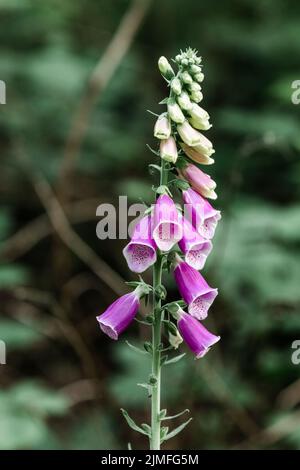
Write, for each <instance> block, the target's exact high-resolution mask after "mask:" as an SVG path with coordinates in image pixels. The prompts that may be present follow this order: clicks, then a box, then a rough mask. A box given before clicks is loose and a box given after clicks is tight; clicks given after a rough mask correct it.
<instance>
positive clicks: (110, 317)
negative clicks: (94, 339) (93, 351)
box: [97, 286, 143, 340]
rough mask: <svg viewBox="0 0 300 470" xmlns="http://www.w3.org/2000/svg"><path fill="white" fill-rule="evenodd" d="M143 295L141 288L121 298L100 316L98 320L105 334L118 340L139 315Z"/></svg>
mask: <svg viewBox="0 0 300 470" xmlns="http://www.w3.org/2000/svg"><path fill="white" fill-rule="evenodd" d="M142 295H143V289H142V288H141V287H140V286H139V287H137V288H136V289H135V290H134V291H133V292H130V293H129V294H125V295H122V297H119V298H118V299H117V300H115V301H114V302H113V303H112V304H111V305H110V306H109V307H108V308H107V309H106V310H105V312H104V313H102V315H99V316H98V317H97V320H98V322H99V325H100V328H101V330H102V331H103V333H105V334H106V335H108V336H109V337H110V338H111V339H114V340H117V339H118V338H119V335H120V334H121V333H123V331H124V330H126V328H127V327H128V325H129V324H130V323H131V322H132V320H133V319H134V317H135V315H136V314H137V311H138V309H139V306H140V298H141V296H142Z"/></svg>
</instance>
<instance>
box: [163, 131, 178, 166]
mask: <svg viewBox="0 0 300 470" xmlns="http://www.w3.org/2000/svg"><path fill="white" fill-rule="evenodd" d="M160 156H161V158H162V159H163V160H165V161H166V162H171V163H176V160H177V157H178V152H177V146H176V141H175V139H174V137H169V138H168V139H166V140H161V141H160Z"/></svg>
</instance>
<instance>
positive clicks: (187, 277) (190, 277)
mask: <svg viewBox="0 0 300 470" xmlns="http://www.w3.org/2000/svg"><path fill="white" fill-rule="evenodd" d="M174 277H175V280H176V284H177V286H178V289H179V292H180V294H181V296H182V298H183V300H184V301H185V302H186V303H187V304H188V312H189V313H190V314H191V315H193V317H195V318H198V320H204V318H206V317H207V312H208V309H209V307H210V306H211V304H212V303H213V301H214V300H215V298H216V297H217V295H218V289H213V288H211V287H210V286H209V285H208V284H207V282H206V281H205V279H204V277H203V276H201V274H200V273H199V272H198V271H197V270H196V269H194V268H192V266H189V265H188V264H187V263H186V262H184V261H183V260H182V259H180V258H179V256H177V258H176V267H175V269H174Z"/></svg>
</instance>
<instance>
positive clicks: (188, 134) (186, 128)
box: [177, 121, 201, 147]
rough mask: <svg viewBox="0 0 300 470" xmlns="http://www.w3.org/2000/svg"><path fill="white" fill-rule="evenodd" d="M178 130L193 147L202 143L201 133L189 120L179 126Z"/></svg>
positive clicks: (183, 138) (185, 141) (184, 140)
mask: <svg viewBox="0 0 300 470" xmlns="http://www.w3.org/2000/svg"><path fill="white" fill-rule="evenodd" d="M177 131H178V134H179V135H180V137H181V138H182V140H183V142H184V143H185V144H187V145H189V146H191V147H193V146H195V145H198V144H200V143H201V134H200V132H198V131H196V130H195V129H194V128H193V127H192V126H191V125H190V123H189V122H188V121H184V123H183V124H180V125H178V126H177Z"/></svg>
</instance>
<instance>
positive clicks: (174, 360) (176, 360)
mask: <svg viewBox="0 0 300 470" xmlns="http://www.w3.org/2000/svg"><path fill="white" fill-rule="evenodd" d="M185 354H186V353H183V354H179V355H178V356H175V357H172V358H171V359H168V360H167V361H166V362H165V365H169V364H176V362H179V361H180V360H181V359H182V358H183V357H184V356H185Z"/></svg>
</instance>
